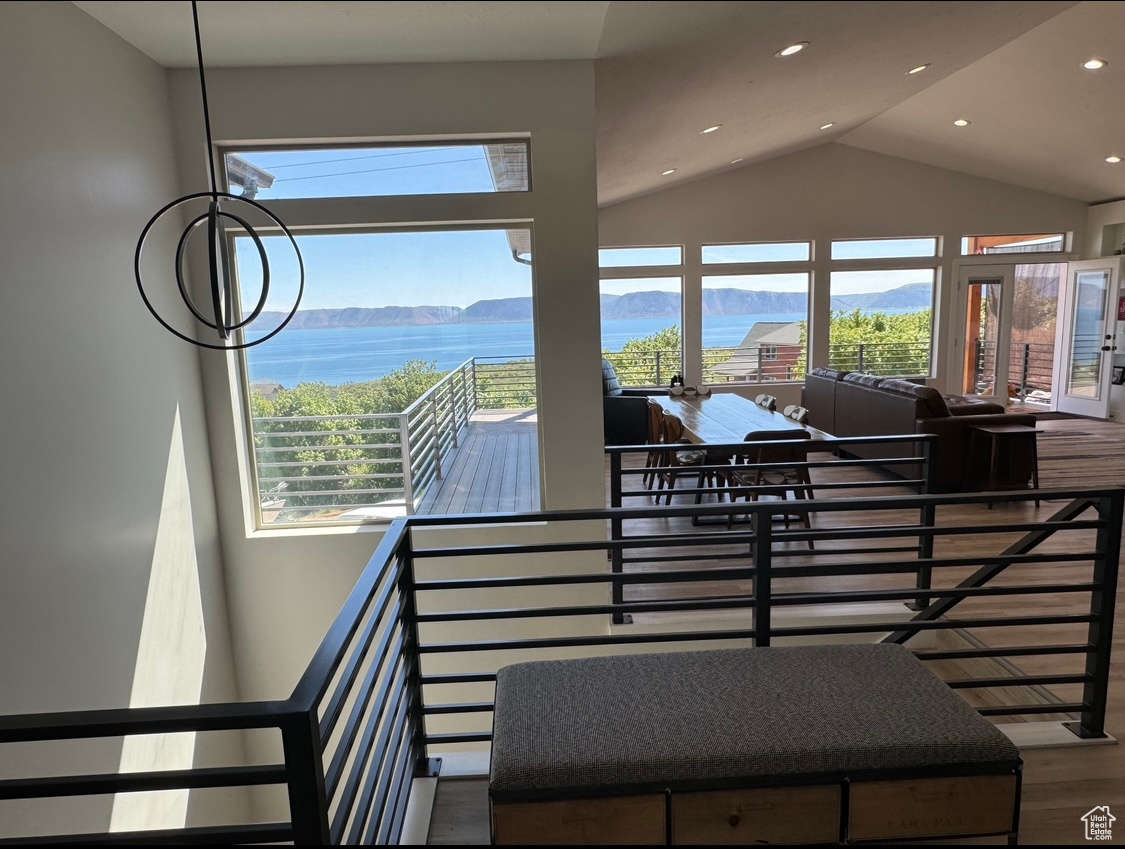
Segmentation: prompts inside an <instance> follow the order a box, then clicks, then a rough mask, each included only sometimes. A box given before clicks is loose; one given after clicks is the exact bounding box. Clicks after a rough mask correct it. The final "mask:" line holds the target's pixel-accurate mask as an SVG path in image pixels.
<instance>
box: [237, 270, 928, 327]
mask: <svg viewBox="0 0 1125 849" xmlns="http://www.w3.org/2000/svg"><path fill="white" fill-rule="evenodd" d="M931 298H932V295H931V284H930V283H929V282H922V283H908V284H906V285H905V286H899V287H897V288H895V289H888V290H887V291H885V292H865V293H860V294H855V295H837V296H834V297H833V298H832V309H834V310H848V311H850V310H856V309H860V310H881V309H927V308H928V307H930V305H931ZM807 305H808V297H807V296H806V295H805V294H804V293H803V292H765V291H755V290H750V289H704V290H703V314H704V315H705V316H707V315H772V314H778V313H801V312H804V311H805V309H806V307H807ZM601 310H602V318H603V319H614V318H675V317H678V316H679V315H680V296H679V294H678V293H676V292H630V293H628V294H626V295H602V296H601ZM284 317H285V313H282V312H264V313H262V315H261V316H260V317H259V319H258V322H256V323H255V327H256V328H257V329H259V330H263V331H269V330H271V329H273V328H275V327H277V325H278V323H280V322H281V320H282V319H283V318H284ZM531 320H532V306H531V298H497V299H494V300H487V301H477V302H476V303H473V304H470V305H469V306H467V307H464V308H462V307H451V306H418V307H345V308H343V309H315V310H298V311H297V314H296V315H295V316H293V320H292V321H291V322H290V323H289V326H290V327H293V328H302V329H305V330H310V329H326V328H334V327H392V326H403V325H412V326H421V325H430V324H486V323H487V324H491V323H496V322H510V321H531Z"/></svg>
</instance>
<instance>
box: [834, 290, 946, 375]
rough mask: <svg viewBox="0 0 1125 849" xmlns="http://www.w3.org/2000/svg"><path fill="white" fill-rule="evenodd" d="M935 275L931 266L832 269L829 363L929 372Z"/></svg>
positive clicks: (900, 372)
mask: <svg viewBox="0 0 1125 849" xmlns="http://www.w3.org/2000/svg"><path fill="white" fill-rule="evenodd" d="M936 277H937V271H936V269H934V268H906V269H876V270H865V271H859V270H857V271H833V272H832V276H831V281H830V282H831V303H832V319H831V321H832V323H831V325H830V329H829V348H828V352H829V365H830V366H831V367H832V368H836V369H846V370H849V371H862V372H867V373H868V374H878V375H883V376H886V377H904V376H921V375H929V374H930V349H931V337H932V326H933V300H934V281H935V280H936Z"/></svg>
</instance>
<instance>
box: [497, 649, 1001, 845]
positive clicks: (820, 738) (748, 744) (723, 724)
mask: <svg viewBox="0 0 1125 849" xmlns="http://www.w3.org/2000/svg"><path fill="white" fill-rule="evenodd" d="M1020 769H1021V761H1020V757H1019V751H1018V750H1017V749H1016V748H1015V746H1013V745H1012V743H1011V742H1009V741H1008V739H1007V738H1006V737H1005V736H1004V735H1003V734H1002V733H1000V732H999V731H998V730H996V728H994V727H993V726H992V725H991V724H990V723H989V722H988V721H987V720H985V719H983V718H982V717H981V716H980V715H979V714H978V713H977V712H976V711H974V710H973V709H972V708H970V707H969V706H968V705H967V704H965V702H964V701H962V700H961V699H960V698H959V697H958V696H957V694H956V693H954V692H953V691H952V690H950V689H949V688H948V687H947V686H946V685H945V684H943V683H942V682H941V681H940V680H939V679H938V678H937V677H935V676H934V675H933V674H932V673H931V672H930V671H929V670H927V669H926V668H925V666H924V665H923V664H922V662H921V661H919V660H918V659H917V658H915V657H914V656H913V655H912V654H911V653H910V652H909V651H908V650H906V649H904V648H902V647H901V646H893V645H839V646H801V647H784V648H754V649H732V650H715V651H697V652H681V653H668V654H637V655H621V656H613V657H596V658H586V659H581V660H560V661H539V662H532V663H521V664H516V665H514V666H508V667H505V668H503V669H501V670H500V672H499V674H498V676H497V680H496V711H495V717H494V723H493V741H492V763H491V770H490V781H489V797H490V802H491V809H492V830H493V841H494V842H495V843H505V844H514V843H642V844H643V843H648V844H652V843H668V842H671V843H712V844H715V843H836V842H840V841H848V842H857V841H865V840H894V839H900V840H901V839H914V838H927V837H950V836H968V835H1007V836H1008V838H1009V842H1013V841H1014V838H1015V833H1016V829H1017V825H1018V822H1017V821H1018V810H1019V808H1018V800H1019V790H1020Z"/></svg>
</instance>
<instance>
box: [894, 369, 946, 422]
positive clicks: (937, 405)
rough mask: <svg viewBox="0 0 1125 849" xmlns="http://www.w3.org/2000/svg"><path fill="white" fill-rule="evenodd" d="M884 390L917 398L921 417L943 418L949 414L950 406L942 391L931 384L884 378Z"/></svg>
mask: <svg viewBox="0 0 1125 849" xmlns="http://www.w3.org/2000/svg"><path fill="white" fill-rule="evenodd" d="M879 388H880V389H882V390H883V391H884V392H894V393H895V394H896V395H906V396H908V397H911V398H917V399H918V401H919V402H920V403H919V409H918V412H919V416H918V417H919V418H941V417H943V416H948V415H949V408H948V407H946V405H945V400H944V399H943V398H942V397H941V393H940V392H938V391H937V390H936V389H934V388H933V387H930V386H919V385H918V384H917V383H913V382H911V381H909V380H898V379H897V378H890V379H887V380H884V381H883V382H882V384H881V385H880V386H879Z"/></svg>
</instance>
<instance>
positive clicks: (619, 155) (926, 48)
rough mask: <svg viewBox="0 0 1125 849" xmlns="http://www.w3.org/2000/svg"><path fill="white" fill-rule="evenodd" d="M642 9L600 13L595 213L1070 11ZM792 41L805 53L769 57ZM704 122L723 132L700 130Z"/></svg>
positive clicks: (895, 99)
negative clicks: (803, 43) (655, 12)
mask: <svg viewBox="0 0 1125 849" xmlns="http://www.w3.org/2000/svg"><path fill="white" fill-rule="evenodd" d="M652 5H653V4H648V3H611V4H610V9H609V13H608V14H607V15H606V21H605V32H604V34H603V36H602V44H601V48H600V50H599V55H600V56H602V57H604V58H601V59H600V60H599V62H598V67H597V75H596V81H597V110H598V173H599V179H598V197H599V200H600V202H601V203H603V204H604V203H612V202H614V201H617V200H622V199H624V198H628V197H631V196H633V195H637V194H642V193H644V192H646V191H651V190H652V188H654V187H655V186H657V185H666V184H667V183H670V182H673V181H680V180H684V179H690V178H692V177H696V176H700V175H703V174H707V173H712V172H714V171H715V170H718V169H721V168H726V167H730V164H731V161H732V160H734V159H736V158H739V157H741V158H742V163H741V164H746V163H750V162H755V161H758V160H762V159H767V158H770V157H773V156H778V155H780V154H785V153H792V152H794V151H796V150H800V149H802V148H806V147H812V146H815V145H818V144H824V143H825V142H828V141H832V140H833V139H835V138H837V137H839V136H840V135H841V134H842V133H844V132H847V131H848V130H852V129H855V128H856V127H858V126H860V125H861V124H863V123H864V122H865V121H869V120H870V119H872V118H875V117H876V116H878V115H879V114H880V113H882V112H884V111H886V110H887V109H889V108H891V107H893V106H895V105H897V104H899V103H901V102H903V101H904V100H906V99H907V98H909V97H911V96H913V95H914V94H916V93H917V92H919V91H922V90H923V89H925V88H926V87H927V86H930V85H933V84H934V83H935V82H937V81H938V80H940V79H941V78H942V77H944V76H947V75H948V74H951V73H953V72H954V71H957V70H958V69H960V68H963V67H965V66H966V65H969V64H970V63H972V62H975V61H976V60H978V59H980V58H981V57H982V56H985V55H987V54H988V53H990V52H991V51H993V50H995V49H996V48H998V47H1001V46H1002V45H1004V44H1005V43H1007V42H1009V41H1011V40H1012V39H1014V38H1016V37H1018V36H1019V35H1021V34H1022V33H1023V32H1026V31H1027V30H1028V29H1031V28H1032V27H1034V26H1036V25H1037V24H1039V23H1042V22H1043V21H1044V20H1046V19H1047V18H1049V17H1050V16H1052V15H1054V14H1057V13H1058V12H1060V11H1062V10H1064V9H1066V8H1067V7H1068V6H1070V5H1072V4H1071V3H1066V2H1064V3H1011V2H995V0H992V1H991V2H929V0H914V2H908V3H892V2H783V3H685V4H680V3H670V4H664V3H661V4H656V5H658V6H661V7H672V8H670V9H667V10H666V11H663V12H662V13H661V14H660V15H659V19H658V20H646V19H645V18H644V17H643V16H642V14H641V13H642V12H643V11H644V7H649V8H650V9H651V7H652ZM649 17H655V16H652V15H651V14H650V16H649ZM796 41H808V42H809V46H808V47H807V48H806V49H805V50H804V51H803V52H801V53H798V54H797V55H795V56H790V57H787V58H783V59H779V58H777V57H776V56H775V55H774V54H775V53H776V52H777V51H778V50H780V49H781V48H782V47H785V46H786V45H788V44H791V43H793V42H796ZM926 62H930V63H932V66H931V67H930V68H928V69H927V70H926V71H924V72H922V73H920V74H917V75H914V76H908V75H907V74H906V72H907V71H908V70H909V69H910V68H913V67H915V66H917V65H920V64H923V63H926ZM831 121H834V122H836V126H834V127H832V128H831V129H830V130H825V131H821V130H820V129H819V128H820V127H821V126H822V125H824V124H827V123H829V122H831ZM714 124H723V128H722V129H721V130H719V131H718V132H715V133H713V134H710V135H707V136H701V135H700V134H699V133H700V130H702V129H703V128H704V127H708V126H711V125H714ZM669 168H675V169H676V173H675V174H674V175H671V177H664V178H662V177H661V176H660V175H661V173H662V172H663V171H665V170H668V169H669ZM662 179H663V180H664V181H665V183H663V184H661V183H659V181H660V180H662Z"/></svg>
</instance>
